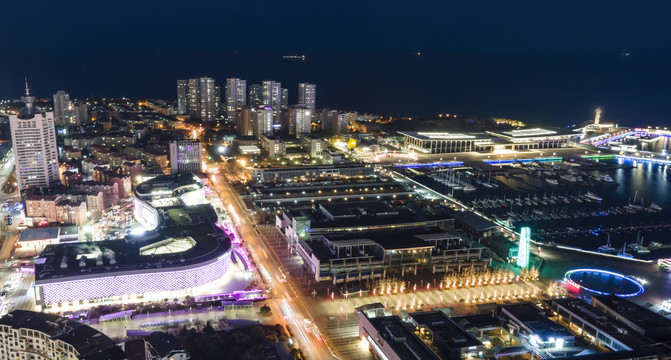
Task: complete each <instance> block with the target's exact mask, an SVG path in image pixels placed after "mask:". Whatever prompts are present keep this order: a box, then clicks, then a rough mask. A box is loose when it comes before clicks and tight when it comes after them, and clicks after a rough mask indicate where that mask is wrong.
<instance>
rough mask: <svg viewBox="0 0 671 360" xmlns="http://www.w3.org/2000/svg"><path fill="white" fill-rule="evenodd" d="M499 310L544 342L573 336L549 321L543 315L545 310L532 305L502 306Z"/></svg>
mask: <svg viewBox="0 0 671 360" xmlns="http://www.w3.org/2000/svg"><path fill="white" fill-rule="evenodd" d="M499 309H500V313H501V314H502V315H504V316H510V317H512V318H514V320H516V321H517V322H519V323H520V324H522V326H524V327H526V328H528V329H529V330H530V331H531V332H532V334H533V335H536V336H538V337H539V338H541V339H543V340H544V341H546V340H547V339H549V338H551V337H554V338H557V337H559V336H567V337H568V336H572V335H571V334H570V333H569V332H568V330H566V329H565V328H564V327H563V326H561V325H559V324H557V323H556V322H554V321H552V320H550V319H548V318H547V316H545V315H544V314H543V310H541V309H539V308H538V307H536V306H535V305H533V304H531V303H519V304H510V305H501V306H499Z"/></svg>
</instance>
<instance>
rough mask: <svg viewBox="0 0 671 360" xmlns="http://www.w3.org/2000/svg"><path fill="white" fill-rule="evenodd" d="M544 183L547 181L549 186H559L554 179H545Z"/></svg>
mask: <svg viewBox="0 0 671 360" xmlns="http://www.w3.org/2000/svg"><path fill="white" fill-rule="evenodd" d="M545 181H547V182H548V184H550V185H559V182H558V181H557V180H555V179H550V178H545Z"/></svg>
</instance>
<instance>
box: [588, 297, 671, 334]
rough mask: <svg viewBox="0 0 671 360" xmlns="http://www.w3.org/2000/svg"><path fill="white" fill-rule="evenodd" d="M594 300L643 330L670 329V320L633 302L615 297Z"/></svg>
mask: <svg viewBox="0 0 671 360" xmlns="http://www.w3.org/2000/svg"><path fill="white" fill-rule="evenodd" d="M594 299H596V300H597V301H598V302H600V303H602V304H604V305H605V306H607V307H609V308H610V309H612V310H613V311H615V312H617V313H618V314H619V315H620V316H622V317H623V318H625V319H627V320H629V321H631V322H633V323H634V324H636V325H637V326H640V327H641V328H643V329H644V330H646V329H654V328H671V319H668V318H666V317H664V316H662V315H660V314H657V313H656V312H654V311H652V310H650V309H647V308H645V307H643V306H641V305H638V304H636V303H634V302H633V301H630V300H627V299H623V298H621V297H618V296H615V295H599V296H593V297H592V304H594Z"/></svg>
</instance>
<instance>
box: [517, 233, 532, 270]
mask: <svg viewBox="0 0 671 360" xmlns="http://www.w3.org/2000/svg"><path fill="white" fill-rule="evenodd" d="M530 248H531V229H530V228H528V227H523V228H522V229H521V232H520V246H519V248H518V250H517V266H519V267H521V268H527V267H529V250H530Z"/></svg>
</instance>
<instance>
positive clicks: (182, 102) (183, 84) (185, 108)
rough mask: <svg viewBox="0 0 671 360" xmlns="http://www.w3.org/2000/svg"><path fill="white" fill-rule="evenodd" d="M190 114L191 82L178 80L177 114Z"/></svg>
mask: <svg viewBox="0 0 671 360" xmlns="http://www.w3.org/2000/svg"><path fill="white" fill-rule="evenodd" d="M188 112H189V81H188V80H177V113H178V114H180V115H183V114H187V113H188Z"/></svg>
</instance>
